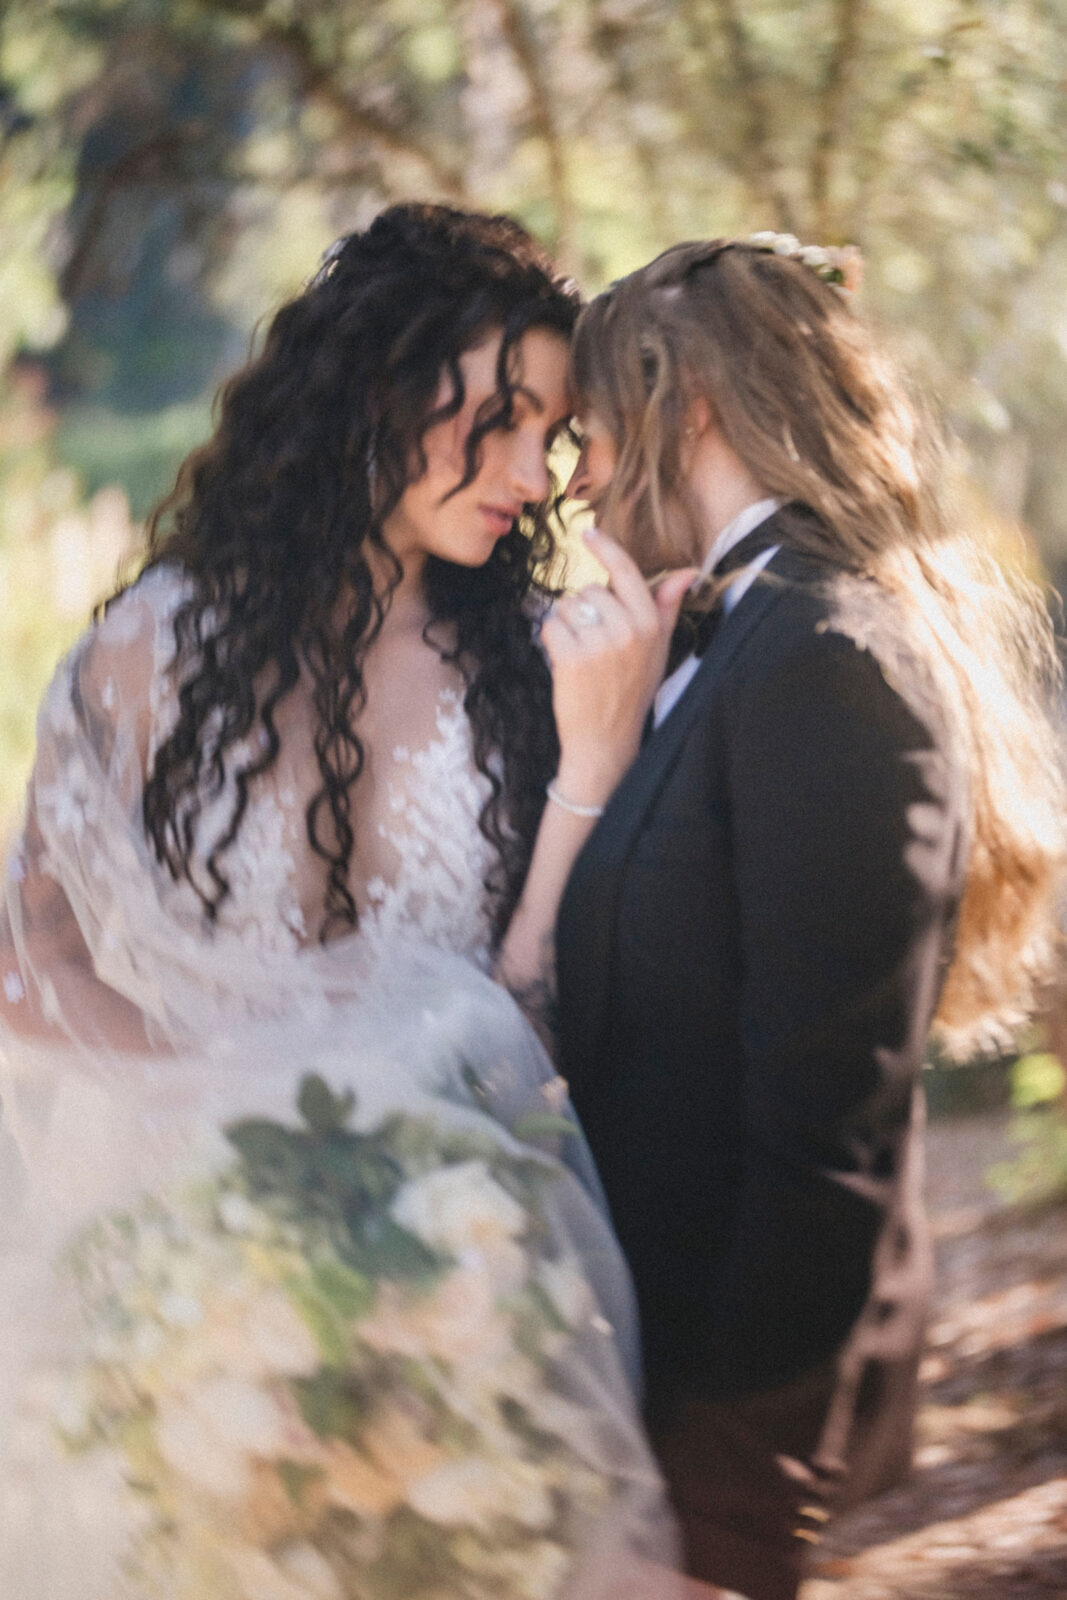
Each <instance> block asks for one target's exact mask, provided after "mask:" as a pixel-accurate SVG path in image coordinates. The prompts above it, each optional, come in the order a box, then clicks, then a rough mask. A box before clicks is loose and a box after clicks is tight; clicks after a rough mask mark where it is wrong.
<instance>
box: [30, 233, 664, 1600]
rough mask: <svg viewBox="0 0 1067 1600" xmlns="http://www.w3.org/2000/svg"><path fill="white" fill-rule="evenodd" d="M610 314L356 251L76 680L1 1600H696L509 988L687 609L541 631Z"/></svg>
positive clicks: (40, 993) (42, 865) (37, 1029)
mask: <svg viewBox="0 0 1067 1600" xmlns="http://www.w3.org/2000/svg"><path fill="white" fill-rule="evenodd" d="M576 314H577V296H576V292H575V291H574V289H573V287H572V286H570V285H568V284H566V283H564V282H562V281H561V280H560V279H559V278H558V277H556V276H555V275H554V273H553V271H552V269H551V267H550V265H549V263H548V262H547V260H546V259H545V258H544V257H543V256H542V255H541V253H540V252H539V250H538V249H537V247H536V246H535V245H534V244H533V242H532V241H531V240H530V239H529V237H528V236H527V235H526V234H525V233H524V232H523V231H522V230H521V229H520V228H518V227H517V226H516V225H515V224H514V223H511V222H508V221H506V220H504V219H500V218H492V219H491V218H485V217H477V216H472V215H467V214H464V213H460V212H456V211H452V210H450V209H447V208H439V207H430V206H398V207H393V208H392V209H390V210H388V211H386V212H385V213H383V214H382V215H381V216H380V217H379V218H378V219H377V220H376V221H375V222H374V223H373V224H372V226H371V227H370V228H369V229H367V230H366V231H365V232H363V233H357V234H353V235H351V236H349V237H348V238H346V239H344V240H343V241H341V243H340V245H339V246H338V247H335V249H334V251H333V252H332V253H331V255H330V258H329V259H328V260H327V262H326V263H325V265H324V266H323V268H322V269H321V270H320V272H319V273H318V275H317V276H316V277H315V279H314V280H313V281H312V282H311V284H310V285H309V286H308V288H307V289H306V290H305V291H304V292H303V293H302V294H300V295H298V296H297V297H296V298H295V299H294V300H292V301H291V302H290V303H288V304H287V305H285V306H284V307H283V308H282V309H281V310H280V311H279V312H278V314H277V315H276V316H275V318H274V320H273V322H272V323H271V325H270V328H269V331H268V333H267V336H266V340H265V343H264V346H263V349H262V352H261V354H259V355H258V356H257V357H256V358H255V359H254V360H253V361H252V362H251V363H250V365H249V366H248V367H247V368H246V369H245V370H244V371H242V372H241V373H239V374H238V375H237V377H235V378H234V379H233V380H232V381H231V382H230V383H229V384H228V386H227V387H226V388H225V390H224V391H223V395H222V398H221V406H220V411H219V421H218V426H217V428H216V431H215V434H214V436H213V438H212V439H211V440H210V442H209V443H208V444H207V445H206V446H205V447H204V448H203V449H202V450H200V451H199V452H197V453H196V454H195V455H194V456H192V457H191V458H190V459H189V460H188V461H187V462H186V464H185V465H184V467H183V468H182V471H181V473H180V474H179V478H178V483H177V487H176V489H175V491H174V494H173V495H172V496H171V497H170V499H169V501H167V502H165V504H164V506H163V508H162V510H161V512H160V513H157V515H156V517H155V518H154V519H153V523H152V527H151V542H150V554H149V558H148V561H147V564H146V566H145V569H144V571H143V572H142V574H141V575H140V577H139V578H138V579H137V580H136V582H134V583H133V584H131V585H130V586H129V587H128V588H126V589H125V590H124V591H122V592H121V593H120V594H119V595H118V596H117V597H116V598H115V599H113V600H112V601H110V602H109V603H108V605H107V606H106V607H105V608H104V609H103V611H102V614H101V615H100V617H99V618H98V620H97V622H96V624H95V626H94V627H93V628H92V629H91V630H90V631H89V632H88V634H87V635H86V636H85V637H84V638H83V639H82V640H81V641H80V642H79V644H78V645H76V646H75V648H74V650H73V651H72V652H71V654H70V655H69V656H68V658H67V659H66V660H65V661H64V662H63V663H62V665H61V666H60V668H59V670H58V672H57V674H56V677H55V680H54V682H53V684H52V686H51V688H50V690H49V692H48V695H47V697H46V699H45V702H44V705H43V707H42V710H41V714H40V719H39V728H38V753H37V761H36V765H35V769H34V773H33V777H32V779H31V783H30V787H29V793H28V799H27V809H26V817H25V826H24V831H23V834H22V837H21V840H20V842H19V845H18V847H17V849H16V851H15V853H14V855H13V857H12V858H11V861H10V863H9V866H8V871H7V882H6V886H5V887H6V909H5V910H4V913H3V918H2V920H0V980H2V991H0V1098H2V1122H0V1199H2V1204H0V1219H2V1221H0V1340H2V1347H3V1350H4V1360H3V1363H2V1370H0V1592H2V1593H3V1594H4V1595H5V1596H6V1597H7V1600H67V1597H70V1600H74V1597H75V1596H76V1597H77V1600H120V1597H126V1596H129V1597H131V1600H147V1597H149V1596H152V1597H155V1596H164V1595H165V1596H167V1597H168V1600H170V1597H174V1600H177V1597H188V1600H193V1597H195V1600H351V1597H357V1596H358V1597H360V1600H363V1597H368V1600H369V1597H372V1596H373V1597H379V1596H381V1597H382V1600H386V1597H392V1596H396V1597H397V1600H400V1597H404V1600H417V1597H420V1596H425V1597H426V1600H431V1597H433V1600H452V1597H459V1596H464V1597H479V1596H485V1597H486V1600H488V1597H489V1596H493V1597H494V1600H498V1597H510V1596H515V1597H520V1596H521V1597H528V1600H536V1597H540V1596H544V1597H546V1600H547V1597H549V1596H556V1595H560V1596H566V1597H568V1600H571V1597H574V1600H577V1597H579V1596H589V1597H594V1596H602V1595H603V1596H607V1595H612V1596H620V1595H622V1594H624V1593H630V1592H632V1593H634V1594H637V1593H640V1594H642V1595H655V1594H657V1593H661V1592H662V1593H665V1594H668V1593H674V1592H675V1589H674V1586H675V1584H676V1582H677V1581H678V1580H676V1579H675V1578H674V1577H673V1576H671V1575H670V1574H669V1572H668V1571H667V1567H668V1565H669V1563H670V1560H671V1548H672V1547H671V1530H670V1523H669V1518H668V1517H667V1514H666V1512H665V1510H664V1502H663V1499H662V1493H661V1487H660V1483H659V1479H658V1477H657V1474H656V1471H655V1469H654V1467H653V1465H652V1462H651V1458H650V1456H649V1454H648V1451H647V1448H646V1446H645V1443H644V1440H643V1436H642V1434H641V1431H640V1428H639V1425H638V1422H637V1420H636V1409H635V1402H634V1398H633V1395H634V1390H635V1387H636V1376H635V1365H636V1358H635V1330H634V1320H633V1310H632V1305H631V1300H630V1289H629V1282H628V1278H627V1275H626V1271H625V1268H624V1266H623V1264H622V1260H621V1257H620V1255H619V1252H618V1248H617V1245H616V1243H615V1241H614V1238H613V1236H612V1234H611V1232H610V1229H609V1226H608V1224H607V1222H606V1220H605V1216H604V1211H603V1208H602V1203H601V1201H600V1199H599V1191H598V1188H597V1184H596V1179H595V1176H594V1175H593V1173H592V1169H591V1165H590V1163H589V1161H588V1157H587V1155H586V1153H585V1147H584V1144H583V1141H582V1139H581V1136H580V1134H579V1133H578V1131H577V1128H576V1125H575V1124H574V1122H573V1119H572V1117H571V1114H570V1111H569V1107H568V1102H567V1099H566V1094H565V1088H564V1086H563V1085H562V1083H561V1081H560V1080H559V1079H558V1078H556V1077H555V1076H554V1074H553V1070H552V1068H551V1067H550V1065H549V1063H548V1058H547V1057H546V1056H545V1054H544V1052H543V1051H542V1049H541V1047H540V1045H539V1043H538V1041H537V1038H536V1036H535V1034H534V1031H533V1029H532V1028H531V1026H530V1024H529V1023H528V1022H527V1021H526V1020H525V1019H524V1017H523V1015H522V1013H521V1012H520V1010H519V1009H518V1007H517V1006H516V1004H515V1000H514V999H513V998H512V997H511V996H510V995H509V994H508V992H507V990H508V989H510V990H511V991H512V994H513V995H515V996H516V997H517V998H519V999H520V1001H521V1002H522V1004H523V1005H525V1006H526V1007H527V1008H529V1009H530V1011H531V1013H536V1014H537V1015H538V1018H539V1020H540V1016H541V1013H540V1011H539V1010H538V1006H539V991H540V990H541V989H542V988H543V983H542V976H541V975H542V973H543V972H544V971H545V970H546V965H547V963H546V950H547V948H548V940H549V935H550V930H551V928H552V925H553V922H554V916H555V911H556V907H557V905H558V901H559V896H560V892H561V889H562V886H563V884H564V882H565V880H566V876H567V873H568V871H569V868H570V866H571V864H572V862H573V860H574V857H575V855H576V854H577V851H578V849H579V848H580V846H581V844H582V843H583V842H584V839H585V837H586V835H587V833H588V831H589V829H590V827H591V825H592V820H593V818H594V817H595V815H596V814H597V813H598V811H599V809H600V808H601V807H602V805H603V802H604V801H605V799H606V798H607V797H608V795H609V794H610V793H611V791H612V789H613V788H614V786H615V784H616V783H617V781H618V779H619V777H620V776H621V774H622V772H623V771H624V770H625V768H626V766H627V765H628V764H629V761H630V760H631V759H632V757H633V755H634V753H635V750H636V747H637V743H638V740H639V734H640V727H641V723H642V720H643V717H644V713H645V710H646V708H647V705H648V703H649V701H650V699H651V695H652V692H653V690H654V687H655V685H656V682H657V681H658V678H659V675H660V671H661V668H662V664H663V660H664V658H665V654H666V645H667V640H668V638H669V635H670V632H671V628H672V625H673V620H674V615H675V613H676V610H677V606H678V603H679V602H680V599H681V592H682V589H683V588H684V585H685V582H686V580H687V576H688V575H687V574H680V575H679V577H678V578H677V579H676V580H671V581H670V582H669V583H666V584H664V585H662V586H661V588H660V589H659V591H658V592H657V596H656V599H655V600H653V599H651V598H650V596H649V594H648V592H647V590H646V588H645V586H644V585H643V583H642V582H641V580H640V579H639V577H638V575H637V571H636V568H633V567H632V566H631V565H630V563H629V562H628V560H627V558H626V557H625V556H623V555H622V553H621V551H619V550H618V549H617V548H616V547H614V546H612V545H611V543H610V541H605V540H600V541H598V542H596V544H595V548H596V550H597V553H598V554H600V555H602V557H603V559H604V561H605V564H606V565H607V567H608V572H609V576H610V578H611V583H610V585H609V587H608V588H607V589H604V590H602V591H597V595H596V596H595V597H593V598H590V596H589V595H586V596H584V597H565V598H563V599H562V600H560V601H559V602H558V604H557V606H556V607H555V608H554V610H553V612H552V614H551V616H550V617H549V618H548V620H547V621H546V620H545V610H546V606H545V600H546V591H545V590H543V589H542V588H540V587H539V586H538V584H537V582H536V581H535V577H534V574H535V572H536V571H539V570H544V568H545V564H546V563H547V562H548V560H549V558H550V556H551V555H552V553H553V541H552V533H551V522H550V506H551V493H552V489H553V485H552V481H551V478H550V474H549V470H548V466H547V460H548V453H549V450H550V448H551V445H552V443H553V441H554V439H555V438H556V436H557V435H558V434H559V433H560V432H561V431H562V430H564V429H565V428H566V425H567V420H568V414H569V410H570V403H569V399H568V395H567V389H566V363H567V345H568V339H569V336H570V333H571V330H572V327H573V324H574V321H575V318H576ZM591 620H597V621H598V622H602V623H604V624H605V626H598V627H597V628H596V629H593V630H589V631H590V633H591V635H592V637H593V638H595V641H596V642H595V644H592V643H590V642H589V640H588V638H586V637H585V636H584V635H583V627H584V626H585V625H587V624H588V622H589V621H591ZM546 656H547V659H546ZM550 668H551V671H550ZM546 792H547V795H548V801H549V803H548V804H547V805H546V803H545V797H546ZM541 998H543V996H541ZM628 1586H630V1587H628Z"/></svg>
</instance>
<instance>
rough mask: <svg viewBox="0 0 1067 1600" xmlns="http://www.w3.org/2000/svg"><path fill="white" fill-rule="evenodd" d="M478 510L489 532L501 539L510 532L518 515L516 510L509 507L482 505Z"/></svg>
mask: <svg viewBox="0 0 1067 1600" xmlns="http://www.w3.org/2000/svg"><path fill="white" fill-rule="evenodd" d="M478 510H479V511H480V512H481V513H482V516H483V517H484V518H485V520H486V523H487V524H488V526H489V529H490V531H491V532H492V533H495V534H496V535H497V537H498V538H503V536H504V534H506V533H510V532H511V525H512V523H513V522H514V521H515V518H516V517H517V516H518V514H519V513H518V511H517V510H514V509H513V508H512V507H510V506H487V505H482V506H479V507H478Z"/></svg>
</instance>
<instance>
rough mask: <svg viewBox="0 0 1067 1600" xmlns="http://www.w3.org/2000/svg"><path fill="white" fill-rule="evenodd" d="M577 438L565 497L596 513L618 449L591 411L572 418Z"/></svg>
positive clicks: (612, 469) (605, 490)
mask: <svg viewBox="0 0 1067 1600" xmlns="http://www.w3.org/2000/svg"><path fill="white" fill-rule="evenodd" d="M575 432H576V433H577V436H578V440H579V451H578V462H577V465H576V466H575V468H574V471H573V472H572V473H571V475H570V479H569V481H568V483H567V491H566V492H567V497H568V499H571V500H579V501H581V502H582V503H583V504H584V505H587V506H588V507H589V509H590V510H591V511H592V512H593V514H594V515H595V514H596V511H597V507H598V506H599V505H600V503H601V501H602V500H603V498H604V495H605V493H606V492H607V488H608V485H609V484H610V483H611V480H612V478H613V477H614V475H615V466H616V463H617V461H618V451H617V450H616V448H615V441H614V439H613V438H612V436H611V433H610V432H609V430H608V427H607V424H606V423H604V422H602V421H601V419H600V418H599V417H598V416H597V414H596V412H595V411H583V412H581V413H580V414H579V416H578V417H577V419H576V427H575Z"/></svg>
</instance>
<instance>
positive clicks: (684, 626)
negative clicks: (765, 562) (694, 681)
mask: <svg viewBox="0 0 1067 1600" xmlns="http://www.w3.org/2000/svg"><path fill="white" fill-rule="evenodd" d="M769 520H770V519H768V521H769ZM778 543H779V541H778V540H777V539H776V538H775V537H774V534H773V532H772V531H771V530H770V529H769V527H768V522H761V523H760V524H759V526H758V527H756V528H753V530H752V532H751V533H746V534H745V537H744V538H743V539H739V540H738V541H737V543H736V544H735V545H732V546H731V548H730V549H729V550H727V552H726V554H725V555H724V556H723V557H722V559H721V560H720V561H717V562H716V563H715V565H714V567H713V568H712V571H711V576H712V577H713V578H727V577H729V575H730V573H731V572H740V570H741V568H742V567H747V566H748V564H749V562H750V561H755V559H756V557H757V556H759V555H762V554H763V552H764V551H765V550H769V549H770V548H771V547H772V546H773V545H775V544H778ZM724 598H725V590H720V593H719V596H718V598H717V600H716V601H715V604H714V605H712V606H707V607H704V606H696V605H694V606H692V607H690V608H688V609H687V607H686V605H685V602H684V601H683V603H682V610H681V612H680V614H679V617H678V622H677V625H676V626H675V629H674V633H673V635H672V636H671V647H670V650H669V652H668V655H667V670H666V676H667V677H668V678H669V677H670V675H671V673H672V672H674V671H675V669H676V668H677V667H680V666H681V664H682V662H683V661H685V660H686V659H687V658H688V657H689V656H702V655H703V654H704V652H705V650H706V649H707V648H708V645H709V644H710V643H711V640H712V637H713V635H714V633H715V630H716V628H717V627H718V626H719V623H720V622H721V621H722V619H723V615H724V613H723V600H724Z"/></svg>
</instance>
